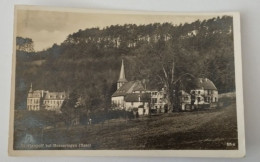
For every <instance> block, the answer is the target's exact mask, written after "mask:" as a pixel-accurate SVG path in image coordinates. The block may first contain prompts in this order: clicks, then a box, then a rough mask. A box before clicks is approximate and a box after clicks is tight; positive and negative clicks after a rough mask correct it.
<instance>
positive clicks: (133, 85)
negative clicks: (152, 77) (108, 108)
mask: <svg viewBox="0 0 260 162" xmlns="http://www.w3.org/2000/svg"><path fill="white" fill-rule="evenodd" d="M144 90H145V89H144V87H143V85H142V83H141V82H140V81H130V82H127V83H125V84H123V85H122V86H121V87H120V88H119V89H118V90H116V92H115V93H114V94H113V95H112V97H116V96H125V95H126V94H128V93H132V92H134V91H144Z"/></svg>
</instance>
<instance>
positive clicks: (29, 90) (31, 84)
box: [29, 83, 33, 92]
mask: <svg viewBox="0 0 260 162" xmlns="http://www.w3.org/2000/svg"><path fill="white" fill-rule="evenodd" d="M32 91H33V90H32V83H31V86H30V90H29V92H32Z"/></svg>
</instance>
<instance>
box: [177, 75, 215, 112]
mask: <svg viewBox="0 0 260 162" xmlns="http://www.w3.org/2000/svg"><path fill="white" fill-rule="evenodd" d="M180 101H181V109H182V110H189V109H194V108H202V107H205V106H208V107H215V106H216V103H217V102H218V89H217V88H216V86H215V85H214V83H213V82H212V81H211V80H209V79H208V78H198V79H196V84H195V88H194V89H193V90H191V92H190V93H187V92H185V91H181V99H180ZM192 102H193V104H192V105H194V107H190V106H191V103H192Z"/></svg>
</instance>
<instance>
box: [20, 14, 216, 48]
mask: <svg viewBox="0 0 260 162" xmlns="http://www.w3.org/2000/svg"><path fill="white" fill-rule="evenodd" d="M216 16H217V15H210V16H209V15H203V16H202V15H193V16H187V15H186V16H184V15H160V14H159V15H158V14H156V15H151V14H146V15H144V14H129V13H126V14H125V13H123V14H115V13H104V12H103V13H102V12H101V13H100V12H99V13H90V12H71V11H60V10H57V11H53V10H51V11H50V10H47V11H46V10H31V9H30V10H25V9H19V10H18V11H17V19H16V36H21V37H24V38H31V39H32V40H33V41H34V49H35V51H41V50H44V49H47V48H49V47H51V46H52V45H53V44H54V43H56V44H60V43H62V42H63V41H64V40H65V39H66V38H67V36H68V35H69V34H72V33H74V32H77V31H78V30H79V29H83V30H84V29H86V28H92V27H99V28H104V27H107V26H110V25H116V24H119V25H123V24H137V25H140V24H150V23H164V22H169V23H172V24H176V25H179V24H180V23H191V22H194V21H196V20H198V19H199V20H205V19H210V18H212V17H216Z"/></svg>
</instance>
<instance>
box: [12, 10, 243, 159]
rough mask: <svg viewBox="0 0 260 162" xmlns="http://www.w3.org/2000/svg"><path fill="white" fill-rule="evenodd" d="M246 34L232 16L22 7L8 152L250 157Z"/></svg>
mask: <svg viewBox="0 0 260 162" xmlns="http://www.w3.org/2000/svg"><path fill="white" fill-rule="evenodd" d="M239 30H240V24H239V13H232V12H231V13H229V12H227V13H167V12H134V11H106V10H87V9H69V8H68V9H64V8H55V7H53V8H51V7H49V8H48V7H39V6H38V7H37V6H16V8H15V20H14V44H13V46H14V47H13V48H14V51H13V52H14V53H13V71H12V92H11V94H12V96H11V99H12V101H11V111H10V117H11V119H10V134H9V136H10V137H9V154H10V155H29V154H30V153H32V154H34V155H35V154H36V155H37V154H39V155H41V153H43V154H46V155H51V154H52V153H62V152H63V151H68V150H70V151H71V155H77V153H79V154H81V155H86V156H88V155H91V153H93V152H91V151H94V150H95V151H100V152H95V155H100V156H102V155H104V156H106V155H107V153H104V151H105V152H106V151H110V152H111V154H110V155H115V156H117V154H122V155H123V156H127V155H128V153H129V152H130V153H131V154H130V156H132V155H135V152H134V151H136V152H137V153H136V155H138V156H142V155H144V156H148V155H149V154H153V155H151V156H156V155H155V154H156V153H155V152H153V151H161V155H165V156H181V155H183V154H182V153H181V152H179V151H186V154H185V156H232V157H242V156H244V154H245V142H244V140H245V139H244V138H245V137H244V125H243V122H244V114H243V95H242V93H243V91H242V79H241V75H242V71H241V69H242V65H241V51H240V31H239ZM126 150H127V151H129V152H120V151H126ZM138 151H139V152H138ZM140 151H141V152H140ZM142 151H143V152H142ZM187 151H191V154H187ZM195 151H199V153H200V154H197V153H196V152H195ZM207 151H209V153H207ZM203 153H204V154H203ZM68 154H69V153H68ZM110 155H108V156H110Z"/></svg>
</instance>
